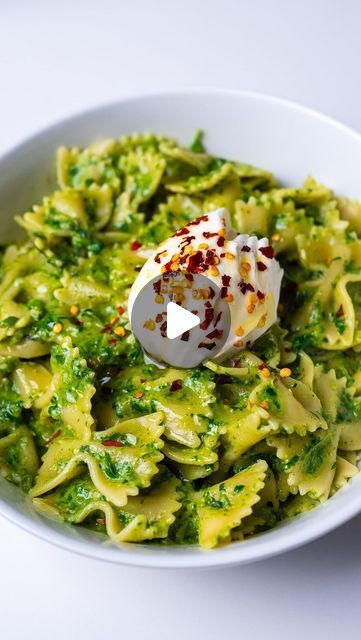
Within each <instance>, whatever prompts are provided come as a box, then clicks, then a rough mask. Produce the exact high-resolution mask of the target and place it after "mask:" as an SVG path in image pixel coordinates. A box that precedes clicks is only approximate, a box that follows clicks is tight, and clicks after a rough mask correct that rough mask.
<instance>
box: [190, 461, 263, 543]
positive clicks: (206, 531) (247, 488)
mask: <svg viewBox="0 0 361 640" xmlns="http://www.w3.org/2000/svg"><path fill="white" fill-rule="evenodd" d="M266 471H267V463H266V462H265V461H264V460H259V461H258V462H256V463H255V464H254V465H252V466H251V467H248V469H245V470H244V471H240V472H239V473H237V474H236V475H234V476H232V477H231V478H229V479H228V480H225V481H224V482H221V483H219V484H216V485H214V486H212V487H209V488H208V489H204V490H203V491H202V492H200V494H199V495H198V496H197V498H196V499H197V512H198V518H199V543H200V545H201V546H202V547H205V548H206V549H210V548H212V547H215V546H216V545H217V544H219V543H220V542H222V540H224V539H225V538H228V536H229V535H230V532H231V530H232V529H234V528H235V527H238V526H239V525H240V523H241V521H242V520H243V518H245V517H246V516H249V515H250V514H251V513H252V508H253V506H254V505H255V504H256V503H257V502H258V501H259V500H260V497H259V495H258V494H259V492H260V490H261V489H262V488H263V487H264V484H265V483H264V481H265V477H266Z"/></svg>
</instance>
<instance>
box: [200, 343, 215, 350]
mask: <svg viewBox="0 0 361 640" xmlns="http://www.w3.org/2000/svg"><path fill="white" fill-rule="evenodd" d="M215 346H216V343H215V342H200V343H199V345H198V349H208V351H211V350H212V349H214V347H215Z"/></svg>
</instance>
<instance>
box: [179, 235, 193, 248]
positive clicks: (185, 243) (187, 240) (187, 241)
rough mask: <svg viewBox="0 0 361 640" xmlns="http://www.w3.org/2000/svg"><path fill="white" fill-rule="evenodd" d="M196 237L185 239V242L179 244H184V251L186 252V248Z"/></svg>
mask: <svg viewBox="0 0 361 640" xmlns="http://www.w3.org/2000/svg"><path fill="white" fill-rule="evenodd" d="M195 239H196V237H195V236H188V238H184V240H181V242H180V243H179V244H182V245H183V247H182V249H181V250H182V251H184V247H186V246H187V245H188V244H190V243H191V242H192V240H195Z"/></svg>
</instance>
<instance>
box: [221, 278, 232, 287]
mask: <svg viewBox="0 0 361 640" xmlns="http://www.w3.org/2000/svg"><path fill="white" fill-rule="evenodd" d="M230 282H231V276H222V284H223V286H224V287H229V283H230Z"/></svg>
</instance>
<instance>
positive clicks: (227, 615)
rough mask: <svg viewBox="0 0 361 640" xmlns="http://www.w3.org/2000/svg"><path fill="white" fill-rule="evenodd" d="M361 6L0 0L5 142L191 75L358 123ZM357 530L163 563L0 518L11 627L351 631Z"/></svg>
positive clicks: (55, 634)
mask: <svg viewBox="0 0 361 640" xmlns="http://www.w3.org/2000/svg"><path fill="white" fill-rule="evenodd" d="M360 18H361V5H360V4H359V2H358V1H357V0H346V1H344V2H341V0H340V1H337V0H332V1H329V2H327V1H326V0H319V1H318V2H317V1H316V0H313V1H312V2H311V1H310V0H303V1H302V2H300V1H299V2H293V3H291V2H289V1H288V2H287V1H286V0H284V1H280V0H278V1H267V0H262V1H261V0H255V1H254V0H249V2H248V3H246V2H243V1H240V2H236V1H233V2H231V1H229V0H223V1H222V2H219V1H218V2H215V1H213V0H212V1H208V2H201V1H198V2H197V1H196V0H182V1H179V0H173V2H169V0H168V2H165V1H163V0H162V1H159V2H157V1H155V0H154V1H153V2H150V1H149V0H148V1H146V0H132V2H130V0H127V1H126V2H125V1H123V2H121V1H119V0H118V2H116V1H112V2H111V1H110V0H102V2H98V1H91V0H88V1H87V2H85V1H83V0H81V1H77V0H72V1H69V0H62V2H61V3H60V2H57V3H56V2H55V1H54V0H48V1H47V2H45V1H43V2H41V1H40V0H37V1H34V0H33V1H31V0H27V1H25V0H23V1H19V0H2V2H1V3H0V35H1V37H0V78H1V101H0V115H1V127H0V152H2V151H3V150H6V148H8V147H9V146H11V145H12V144H13V143H15V142H17V141H18V140H20V139H22V138H23V137H24V136H26V135H28V134H30V133H32V132H33V131H34V130H36V129H39V128H41V127H43V126H45V125H46V124H48V123H50V122H53V121H54V120H57V119H59V118H61V117H63V116H65V115H68V114H70V113H73V112H74V111H78V110H80V109H82V108H86V107H88V106H92V105H95V104H98V103H103V102H106V101H109V100H113V99H117V98H119V97H122V96H124V95H127V94H130V93H140V92H143V91H152V90H154V89H162V88H171V87H180V86H223V87H230V88H246V89H253V90H258V91H263V92H268V93H273V94H276V95H280V96H282V97H286V98H291V99H294V100H298V101H300V102H302V103H304V104H306V105H308V106H312V107H316V108H318V109H320V110H323V111H325V112H326V113H328V114H330V115H333V116H336V117H338V118H340V119H341V120H343V121H344V122H346V123H348V124H351V125H352V126H354V127H355V128H357V129H359V130H361V110H360V98H361V93H360V89H359V87H358V85H359V80H358V78H359V61H360V54H361V43H360V37H359V24H360ZM200 125H201V123H200ZM295 152H296V150H295ZM360 532H361V517H358V518H356V519H355V520H353V522H351V523H349V524H347V525H345V526H344V527H342V528H341V529H339V530H338V531H336V532H334V533H332V534H330V535H328V536H327V537H325V538H323V539H321V540H320V541H318V542H315V543H313V544H311V545H308V546H307V547H304V548H302V549H300V550H298V551H295V552H292V553H289V554H287V555H285V556H282V557H278V558H275V559H272V560H268V561H265V562H262V563H259V564H255V565H250V566H246V567H243V568H239V569H232V570H227V571H218V572H206V573H196V572H188V573H175V572H166V573H161V572H158V571H143V570H136V569H125V568H124V569H123V568H120V567H113V566H110V565H105V564H101V563H97V562H92V561H90V560H87V559H85V558H78V557H76V556H73V555H71V554H69V553H66V552H63V551H60V550H58V549H55V548H53V547H50V546H49V545H47V544H45V543H43V542H41V541H38V540H36V539H34V538H31V537H30V536H28V534H26V533H23V532H22V531H20V530H18V529H16V528H15V527H14V526H12V525H10V524H9V523H7V522H5V521H3V520H1V521H0V567H1V581H0V613H1V632H0V633H1V637H2V638H4V639H5V638H6V640H8V639H9V640H12V639H13V638H14V639H15V638H19V637H28V638H30V639H31V640H32V639H33V638H34V640H35V639H36V638H39V640H42V639H43V638H44V639H45V638H48V637H50V636H51V637H52V638H54V639H57V638H62V639H63V638H69V639H72V638H83V637H84V638H87V639H89V640H92V639H93V638H94V639H95V638H102V637H110V636H113V635H114V636H115V634H116V635H117V636H126V635H127V636H131V637H137V638H138V637H143V638H147V639H150V640H152V639H153V638H154V639H155V638H163V637H167V638H174V639H175V640H178V639H180V638H183V637H187V638H189V639H190V640H193V638H194V639H195V638H198V637H205V638H209V639H210V640H212V639H213V638H219V637H220V636H221V637H227V636H229V637H231V636H232V637H235V638H238V637H241V636H242V635H246V636H247V637H248V638H260V637H262V635H263V634H264V635H267V637H271V638H280V639H283V638H287V639H288V638H289V637H290V636H292V637H293V638H296V639H298V638H303V637H305V636H306V634H308V635H309V636H310V637H312V638H313V637H319V638H321V640H323V638H326V637H327V638H336V637H337V636H339V635H340V634H341V632H342V635H346V634H347V632H350V633H351V632H353V633H354V630H355V628H357V627H356V624H357V623H358V621H359V593H360V583H361V552H360V544H359V538H360ZM341 603H342V604H341ZM50 628H51V631H50ZM49 631H50V633H49Z"/></svg>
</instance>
